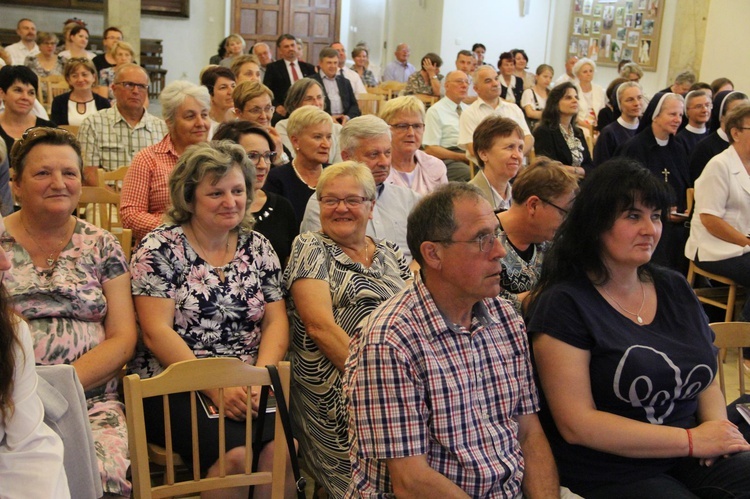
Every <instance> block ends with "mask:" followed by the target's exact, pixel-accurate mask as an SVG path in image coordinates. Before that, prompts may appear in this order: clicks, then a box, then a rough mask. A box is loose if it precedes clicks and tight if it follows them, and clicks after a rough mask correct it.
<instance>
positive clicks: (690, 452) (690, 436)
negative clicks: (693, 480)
mask: <svg viewBox="0 0 750 499" xmlns="http://www.w3.org/2000/svg"><path fill="white" fill-rule="evenodd" d="M685 431H686V432H687V434H688V457H693V434H692V433H690V429H689V428H685Z"/></svg>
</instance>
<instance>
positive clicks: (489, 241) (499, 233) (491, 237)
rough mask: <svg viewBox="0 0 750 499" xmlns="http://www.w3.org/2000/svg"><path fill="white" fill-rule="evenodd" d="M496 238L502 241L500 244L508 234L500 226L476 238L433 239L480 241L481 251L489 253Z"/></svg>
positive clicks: (442, 240) (441, 241)
mask: <svg viewBox="0 0 750 499" xmlns="http://www.w3.org/2000/svg"><path fill="white" fill-rule="evenodd" d="M495 239H497V240H499V241H500V244H505V240H506V239H507V236H506V235H505V231H504V230H503V229H501V228H500V227H498V228H497V229H495V231H494V232H490V233H489V234H485V235H483V236H479V237H477V238H476V239H470V240H468V241H455V240H453V239H438V240H435V241H431V242H433V243H443V244H453V243H479V251H481V252H482V253H489V252H490V251H492V248H493V247H494V245H495Z"/></svg>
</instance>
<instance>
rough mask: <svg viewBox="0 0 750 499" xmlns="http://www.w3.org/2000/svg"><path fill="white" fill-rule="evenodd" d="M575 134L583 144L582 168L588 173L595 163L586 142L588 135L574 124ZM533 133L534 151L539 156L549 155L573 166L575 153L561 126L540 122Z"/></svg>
mask: <svg viewBox="0 0 750 499" xmlns="http://www.w3.org/2000/svg"><path fill="white" fill-rule="evenodd" d="M573 134H574V135H575V136H576V138H578V140H580V141H581V145H582V146H583V160H582V161H581V168H583V169H584V170H585V171H586V174H588V173H590V172H591V170H592V169H593V168H594V163H593V161H591V153H590V152H589V147H588V145H587V144H586V137H584V135H583V131H582V130H581V129H580V128H578V127H577V126H573ZM533 135H534V152H535V153H536V155H537V156H547V157H548V158H551V159H554V160H557V161H559V162H561V163H562V164H564V165H568V166H572V164H573V154H572V153H571V152H570V148H569V147H568V143H567V142H565V137H563V134H562V131H560V127H559V126H554V127H549V126H546V125H542V124H541V123H540V124H539V125H538V126H537V127H536V128H535V129H534V133H533Z"/></svg>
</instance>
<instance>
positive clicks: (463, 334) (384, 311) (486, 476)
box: [344, 182, 560, 498]
mask: <svg viewBox="0 0 750 499" xmlns="http://www.w3.org/2000/svg"><path fill="white" fill-rule="evenodd" d="M408 231H409V236H408V239H409V249H410V250H411V253H412V255H413V256H414V258H415V259H416V260H417V262H418V263H419V265H420V267H421V270H420V272H419V273H418V275H417V276H415V279H414V282H413V283H412V284H411V285H410V286H409V287H407V288H406V289H405V290H404V291H402V292H401V293H399V294H397V295H396V296H394V297H392V298H390V299H389V300H387V301H385V302H384V303H383V304H381V306H380V307H378V309H377V310H376V311H375V312H373V313H372V315H371V316H370V317H369V318H368V320H367V321H365V322H364V325H363V327H362V331H361V333H360V334H359V335H357V336H355V337H354V338H352V341H351V344H350V346H349V357H348V358H347V361H346V364H345V376H344V379H345V382H344V386H345V387H346V391H347V395H349V427H350V431H351V432H353V433H354V438H353V439H352V448H351V450H350V451H349V460H350V462H351V463H352V480H351V483H350V485H349V489H348V490H347V494H346V496H345V497H347V498H352V497H394V496H395V497H414V496H417V495H419V496H420V497H430V496H431V497H466V498H468V497H521V496H522V495H523V496H524V497H546V498H554V497H560V489H559V485H558V477H557V469H556V466H555V460H554V458H553V457H552V451H551V450H550V446H549V443H548V442H547V438H546V437H545V435H544V431H543V430H542V426H541V424H540V423H539V419H538V417H537V414H536V413H537V411H538V410H539V398H538V395H537V389H536V386H535V384H534V376H533V372H532V368H531V359H530V353H529V346H528V342H527V340H526V329H525V327H524V323H523V320H522V319H521V317H520V316H519V315H518V314H517V313H516V311H515V310H514V309H513V306H512V305H511V304H510V303H509V302H507V301H505V300H502V299H500V298H498V294H499V293H500V289H501V288H500V271H501V269H502V265H501V259H502V258H503V257H504V256H505V249H504V247H503V244H502V242H501V241H502V237H503V232H502V229H501V228H500V224H499V222H498V219H497V217H496V216H495V213H494V212H493V210H492V206H490V204H489V203H488V202H487V201H486V200H485V199H484V197H483V196H482V193H481V192H480V191H479V189H477V188H476V187H475V186H473V185H470V184H466V183H459V182H453V183H450V184H447V185H444V186H440V187H438V188H437V189H436V190H435V191H433V192H432V193H430V194H427V195H426V196H425V197H424V198H422V200H421V201H420V202H419V203H418V204H417V205H416V206H415V207H414V209H413V210H412V212H411V213H410V214H409V218H408Z"/></svg>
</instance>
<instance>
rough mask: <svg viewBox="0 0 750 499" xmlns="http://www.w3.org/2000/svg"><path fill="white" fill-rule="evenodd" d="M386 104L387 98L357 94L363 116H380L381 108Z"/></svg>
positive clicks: (377, 95)
mask: <svg viewBox="0 0 750 499" xmlns="http://www.w3.org/2000/svg"><path fill="white" fill-rule="evenodd" d="M383 102H385V97H384V96H383V95H379V94H371V93H366V94H357V104H358V105H359V110H360V111H361V112H362V115H365V114H374V115H375V116H377V115H378V113H379V112H380V106H381V105H382V103H383Z"/></svg>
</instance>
